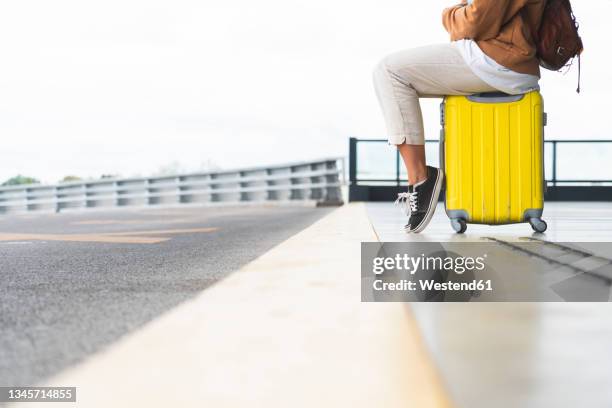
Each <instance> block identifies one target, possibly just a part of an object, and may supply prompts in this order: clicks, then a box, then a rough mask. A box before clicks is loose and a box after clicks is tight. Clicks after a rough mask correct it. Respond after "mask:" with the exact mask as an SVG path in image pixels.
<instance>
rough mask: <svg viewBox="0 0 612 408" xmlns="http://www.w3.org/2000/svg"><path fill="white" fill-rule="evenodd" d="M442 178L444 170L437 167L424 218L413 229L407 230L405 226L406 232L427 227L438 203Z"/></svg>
mask: <svg viewBox="0 0 612 408" xmlns="http://www.w3.org/2000/svg"><path fill="white" fill-rule="evenodd" d="M443 178H444V172H443V171H442V169H438V176H437V177H436V184H435V185H434V192H433V194H432V195H431V200H430V201H429V209H428V210H427V214H425V218H423V221H421V223H420V224H419V225H418V226H417V227H416V228H415V229H413V230H409V229H407V228H406V232H407V233H413V234H418V233H419V232H421V231H423V230H424V229H425V227H427V225H428V224H429V221H431V217H433V215H434V213H435V212H436V206H437V205H438V198H439V197H440V190H441V189H442V179H443ZM432 201H433V205H432Z"/></svg>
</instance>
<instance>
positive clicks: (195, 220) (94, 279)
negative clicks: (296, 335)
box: [0, 207, 331, 386]
mask: <svg viewBox="0 0 612 408" xmlns="http://www.w3.org/2000/svg"><path fill="white" fill-rule="evenodd" d="M329 211H331V210H330V209H316V208H310V207H234V208H220V207H218V208H186V209H182V208H181V209H168V210H132V211H129V210H126V211H111V212H85V213H83V212H81V213H67V214H56V215H22V216H6V217H2V218H0V386H29V385H35V384H37V383H39V382H40V381H42V380H44V379H45V378H47V377H49V376H51V375H53V374H54V373H57V372H58V371H60V370H61V369H63V368H66V367H68V366H70V365H72V364H74V363H76V362H78V361H80V360H81V359H83V358H84V357H86V356H87V355H89V354H91V353H93V352H95V351H98V350H100V349H101V348H103V347H105V346H107V345H109V344H110V343H112V342H114V341H115V340H117V339H118V338H120V337H121V336H123V335H125V334H127V333H129V332H131V331H133V330H134V329H136V328H138V327H140V326H142V325H143V324H145V323H146V322H148V321H150V320H151V319H153V318H155V317H156V316H159V315H160V314H161V313H163V312H165V311H167V310H168V309H170V308H172V307H174V306H176V305H178V304H179V303H181V302H183V301H185V300H187V299H189V298H191V297H193V296H195V295H197V294H198V293H199V292H201V291H203V290H205V289H206V288H207V287H209V286H210V285H212V284H214V283H215V282H216V281H218V280H219V279H222V278H223V277H225V276H227V275H228V274H230V273H231V272H232V271H235V270H237V269H238V268H240V267H241V266H242V265H244V264H246V263H247V262H249V261H250V260H252V259H254V258H256V257H257V256H259V255H261V254H262V253H265V252H266V251H267V250H269V249H270V248H272V247H274V246H275V245H276V244H278V243H280V242H282V241H284V240H285V239H287V238H289V237H290V236H292V235H294V234H295V233H297V232H299V231H300V230H302V229H303V228H305V227H306V226H308V225H310V224H311V223H313V222H314V221H316V220H317V219H319V218H320V217H322V216H324V215H325V214H326V213H328V212H329ZM152 358H154V356H152Z"/></svg>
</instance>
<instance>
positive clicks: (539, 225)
mask: <svg viewBox="0 0 612 408" xmlns="http://www.w3.org/2000/svg"><path fill="white" fill-rule="evenodd" d="M529 224H530V225H531V228H533V230H534V231H535V232H539V233H543V232H544V231H546V228H548V225H547V224H546V221H544V220H543V219H541V218H530V219H529Z"/></svg>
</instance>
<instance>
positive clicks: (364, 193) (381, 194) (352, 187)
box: [349, 138, 612, 201]
mask: <svg viewBox="0 0 612 408" xmlns="http://www.w3.org/2000/svg"><path fill="white" fill-rule="evenodd" d="M544 143H545V164H546V165H547V166H545V167H546V185H547V188H546V199H547V200H552V201H612V179H605V178H602V179H594V178H567V177H564V178H559V177H558V174H559V160H558V157H559V146H563V145H570V144H577V145H580V146H585V145H605V144H607V145H609V146H610V147H612V140H546V141H544ZM360 144H362V145H363V144H387V140H384V139H356V138H351V139H350V140H349V201H368V200H372V201H378V200H389V197H391V195H392V194H394V193H395V192H397V191H399V190H400V189H401V188H403V187H405V186H406V185H407V181H406V177H405V170H404V168H403V164H402V161H401V158H400V155H399V152H398V151H397V149H392V148H391V147H389V152H388V156H387V157H388V158H389V159H390V160H393V162H394V172H393V174H392V176H391V175H390V174H388V173H389V172H387V174H385V176H384V177H363V176H361V174H360V173H361V172H360V163H359V154H358V148H359V145H360ZM432 144H435V145H437V144H438V140H427V141H426V146H430V145H432ZM437 150H438V149H436V151H437ZM428 158H429V157H428ZM433 158H435V159H437V157H435V155H434V157H433ZM546 159H547V160H546ZM572 161H573V163H572V164H573V166H575V168H576V169H580V167H581V166H584V165H585V164H586V163H588V164H589V165H590V166H591V167H592V168H599V169H610V168H612V166H611V165H610V162H611V161H612V150H611V155H609V157H608V158H607V159H605V158H604V159H601V158H600V159H599V161H601V162H600V163H599V162H598V159H597V158H596V157H584V156H577V157H573V158H572ZM391 190H393V191H391Z"/></svg>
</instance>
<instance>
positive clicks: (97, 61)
mask: <svg viewBox="0 0 612 408" xmlns="http://www.w3.org/2000/svg"><path fill="white" fill-rule="evenodd" d="M453 3H454V2H453V1H442V0H428V1H419V2H416V1H407V0H404V1H397V0H376V1H373V0H370V1H359V0H357V1H356V0H351V1H348V0H282V1H280V0H260V1H257V2H254V1H248V0H224V1H214V2H213V1H195V0H173V1H169V0H165V1H159V0H120V1H119V0H106V1H104V2H102V1H98V2H92V1H84V0H78V1H77V0H55V1H48V0H46V1H42V0H32V1H15V2H5V3H4V4H3V7H2V13H1V14H0V54H1V60H2V63H1V64H0V134H1V135H2V138H1V140H2V149H1V152H2V154H1V156H0V181H2V180H4V179H6V178H8V177H10V176H13V175H15V174H17V173H21V174H26V175H31V176H35V177H38V178H40V179H42V180H43V181H46V182H54V181H57V180H58V179H60V178H62V177H63V176H65V175H69V174H74V175H78V176H82V177H98V176H99V175H100V174H103V173H115V174H121V175H124V176H131V175H137V174H141V175H147V174H151V173H154V172H156V171H159V169H160V168H163V167H165V166H166V167H167V166H169V165H172V163H175V162H179V163H180V165H181V168H182V169H184V170H197V169H200V168H202V167H203V166H205V165H206V163H207V162H209V161H212V162H214V163H216V164H217V165H219V166H221V167H224V168H233V167H241V166H248V165H257V164H268V163H279V162H288V161H293V160H301V159H310V158H319V157H326V156H334V155H345V154H346V152H347V138H348V137H349V136H356V137H384V123H383V122H382V117H381V114H380V111H379V108H378V105H377V102H376V100H375V96H374V92H373V89H372V84H371V71H372V68H373V67H374V66H375V64H376V63H377V62H378V60H379V59H380V58H382V57H383V56H384V55H386V54H388V53H390V52H392V51H395V50H399V49H404V48H410V47H415V46H418V45H424V44H428V43H437V42H445V41H447V34H446V33H445V31H444V29H443V28H442V25H441V23H440V13H441V10H442V9H443V8H444V7H446V6H448V5H450V4H453ZM573 3H574V7H575V13H576V15H577V16H578V19H579V21H580V24H581V26H580V28H581V34H582V36H583V39H584V42H585V48H586V49H585V54H584V58H583V61H582V88H583V93H582V94H581V95H580V96H577V95H576V94H575V93H574V90H575V87H576V70H572V71H571V72H570V73H569V74H567V75H565V76H564V75H562V74H559V73H552V72H544V76H543V80H542V83H541V85H542V89H543V93H544V96H545V101H546V110H547V111H548V112H549V123H550V126H549V127H548V129H547V137H549V138H612V135H611V134H610V130H609V129H610V122H609V120H608V119H607V118H608V117H609V115H610V110H609V105H610V103H609V95H610V90H611V86H612V85H611V84H612V74H611V72H612V68H611V67H610V63H611V62H612V58H611V57H610V49H611V47H610V42H609V37H610V35H609V26H610V22H609V21H610V15H612V1H610V0H586V1H584V0H583V1H574V2H573ZM438 104H439V102H438V101H427V102H425V103H424V115H425V117H426V130H427V133H428V137H431V138H436V137H437V135H438V113H437V109H438Z"/></svg>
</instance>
